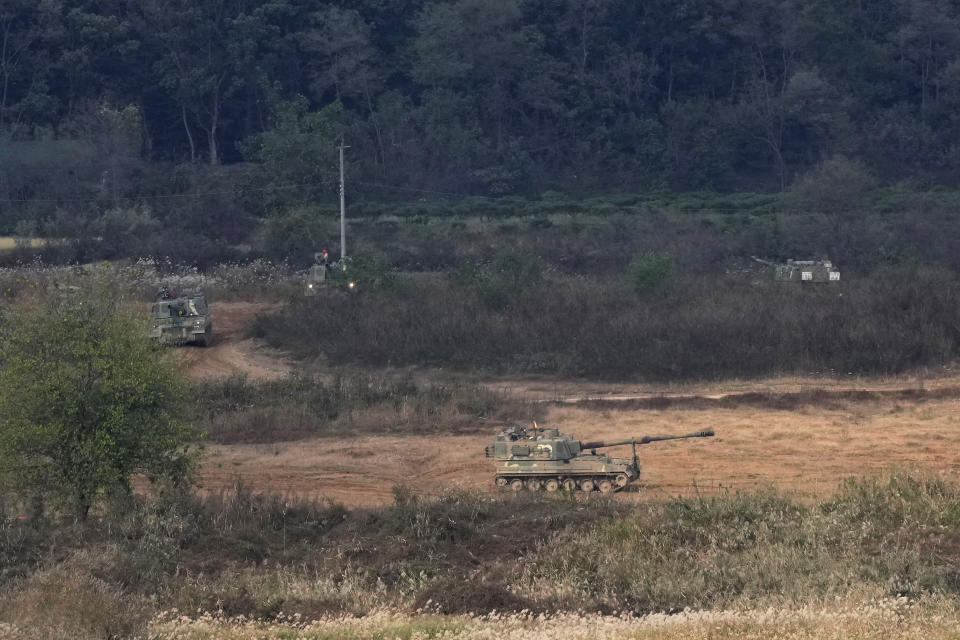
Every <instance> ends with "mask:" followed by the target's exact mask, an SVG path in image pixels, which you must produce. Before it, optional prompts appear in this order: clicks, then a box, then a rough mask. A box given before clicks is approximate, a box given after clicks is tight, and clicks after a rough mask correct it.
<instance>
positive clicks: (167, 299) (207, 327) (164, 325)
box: [150, 288, 213, 347]
mask: <svg viewBox="0 0 960 640" xmlns="http://www.w3.org/2000/svg"><path fill="white" fill-rule="evenodd" d="M150 318H151V320H150V337H151V338H153V339H154V340H158V341H159V342H161V343H163V344H175V345H181V344H186V343H188V342H192V343H194V344H197V345H199V346H201V347H205V346H207V345H209V344H210V342H211V341H212V340H213V321H212V320H211V318H210V308H209V307H208V306H207V299H206V298H205V297H204V295H203V293H202V292H200V291H177V292H175V291H173V290H171V289H168V288H162V289H160V291H159V292H158V293H157V300H156V302H154V303H153V309H152V311H151V314H150Z"/></svg>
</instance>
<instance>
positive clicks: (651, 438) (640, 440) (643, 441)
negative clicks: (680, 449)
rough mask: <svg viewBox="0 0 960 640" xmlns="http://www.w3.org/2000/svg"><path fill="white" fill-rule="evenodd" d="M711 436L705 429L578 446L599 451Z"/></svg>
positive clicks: (585, 443)
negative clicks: (630, 445)
mask: <svg viewBox="0 0 960 640" xmlns="http://www.w3.org/2000/svg"><path fill="white" fill-rule="evenodd" d="M712 435H713V429H707V430H706V431H695V432H694V433H685V434H683V435H678V436H643V437H642V438H626V439H625V440H612V441H610V442H604V441H602V440H597V441H594V442H584V443H583V444H581V445H580V446H581V448H583V449H599V448H601V447H616V446H619V445H622V444H648V443H650V442H658V441H660V440H679V439H680V438H709V437H710V436H712Z"/></svg>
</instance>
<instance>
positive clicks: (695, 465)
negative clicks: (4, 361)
mask: <svg viewBox="0 0 960 640" xmlns="http://www.w3.org/2000/svg"><path fill="white" fill-rule="evenodd" d="M268 309H269V307H268V306H267V305H253V304H244V303H217V304H215V305H213V310H214V323H215V327H216V331H217V336H216V339H215V342H214V345H213V346H212V347H210V348H207V349H201V348H189V347H188V348H185V349H183V350H181V351H180V352H179V354H178V356H179V357H180V358H181V359H182V361H183V365H184V370H185V372H186V373H187V374H188V375H190V376H192V377H195V378H202V377H217V376H226V375H231V374H237V373H241V374H244V375H246V376H248V377H250V378H251V379H270V378H276V377H278V376H282V375H285V374H288V373H290V372H291V371H292V370H293V367H294V365H293V364H292V363H291V361H290V360H289V359H286V358H284V357H283V354H280V353H278V352H276V351H273V350H270V349H267V348H265V347H263V346H261V345H259V344H258V343H257V342H256V341H254V340H252V339H250V338H248V337H246V334H245V329H246V327H247V325H248V324H249V323H250V322H251V321H252V320H253V319H254V318H255V317H256V316H257V315H258V314H260V313H263V312H265V311H267V310H268ZM412 375H413V376H414V378H416V379H418V381H422V382H429V381H437V380H443V381H451V380H452V381H458V380H464V379H467V377H466V376H464V375H463V374H461V375H454V376H451V375H449V374H445V373H444V372H441V371H431V370H418V371H415V372H414V373H413V374H412ZM469 380H470V381H472V382H479V383H481V384H483V385H484V386H487V387H489V388H491V389H493V390H495V391H497V392H498V393H501V394H503V395H504V396H508V397H512V398H518V399H521V400H523V401H525V402H528V403H530V404H531V405H536V406H537V412H538V414H539V415H541V416H545V417H546V419H545V420H542V421H541V424H547V425H549V426H556V427H558V428H560V429H561V430H563V431H565V432H569V433H572V434H574V435H576V436H577V437H579V438H583V439H591V440H595V439H615V438H623V437H627V436H631V435H641V436H642V435H649V434H661V433H686V432H690V431H699V430H702V429H714V430H715V431H716V434H717V435H716V437H715V438H711V439H703V440H688V441H679V442H663V443H653V444H650V445H647V446H645V447H642V448H641V449H640V451H639V453H640V455H641V464H642V465H643V466H644V472H643V477H642V482H641V483H640V484H641V485H642V486H640V487H635V488H632V489H634V490H631V491H629V492H625V493H623V494H621V499H626V500H637V499H647V498H650V497H654V498H660V497H664V496H665V495H694V494H697V493H701V494H702V493H707V494H714V493H718V492H730V491H738V490H750V489H754V488H756V487H760V486H768V485H775V486H777V487H779V488H781V489H783V490H786V491H790V492H793V493H796V494H799V495H801V496H807V497H819V496H823V495H827V494H829V493H831V492H832V491H833V490H834V489H835V488H836V486H837V484H838V483H839V482H841V481H842V480H843V479H844V478H847V477H851V476H862V475H864V474H872V473H881V472H887V471H908V472H913V471H920V472H933V473H937V474H943V475H944V476H946V477H958V476H960V377H958V376H956V375H955V374H954V373H953V372H952V371H951V370H949V369H943V370H940V371H936V372H931V373H928V374H926V375H917V374H915V375H911V376H904V377H889V378H854V377H847V378H824V377H816V378H813V377H811V378H795V377H794V378H778V379H769V380H758V381H729V382H723V383H713V384H710V383H696V384H630V383H618V384H610V385H606V384H602V383H596V382H582V381H570V380H548V379H483V378H480V379H476V378H472V379H469ZM395 419H396V416H395V414H394V413H392V412H390V411H386V410H385V411H384V413H383V415H382V416H378V415H376V414H367V415H365V416H364V420H366V421H370V420H381V421H386V422H389V421H390V420H395ZM498 428H499V425H498V424H496V423H491V422H485V421H483V420H479V419H478V420H477V425H476V429H475V432H474V433H469V434H467V435H464V434H463V432H462V431H460V432H458V433H457V434H453V433H450V434H444V433H439V434H434V435H402V434H390V435H358V436H356V437H351V438H350V439H349V440H342V439H331V438H315V439H307V440H297V441H294V442H278V443H271V444H231V445H221V444H211V445H209V446H208V448H207V454H206V456H205V462H204V465H203V468H202V469H201V473H200V481H201V485H202V487H203V488H204V489H205V490H207V491H218V490H220V489H223V488H227V487H229V486H231V485H232V484H234V482H235V481H236V480H237V479H238V478H239V479H242V480H243V481H244V483H246V484H248V485H249V486H251V487H252V488H253V489H255V490H257V491H280V492H287V493H290V494H295V495H298V496H302V497H325V498H330V499H333V500H336V501H339V502H342V503H343V504H344V505H346V506H348V507H355V506H375V505H383V504H389V503H390V502H391V501H392V488H393V487H394V486H395V485H397V484H403V485H406V486H408V487H409V488H410V489H411V490H412V491H414V492H415V493H419V494H432V493H437V492H439V491H441V490H443V489H445V488H449V487H452V486H453V487H457V486H459V487H463V488H469V489H482V490H491V491H492V490H493V486H492V473H491V463H490V462H489V461H488V460H487V459H485V458H484V457H483V447H484V446H485V445H486V444H487V443H488V441H489V440H490V438H491V437H492V436H493V434H494V433H495V432H496V431H497V429H498ZM613 452H614V453H615V454H618V455H623V456H626V455H629V448H628V447H622V448H619V449H614V450H613Z"/></svg>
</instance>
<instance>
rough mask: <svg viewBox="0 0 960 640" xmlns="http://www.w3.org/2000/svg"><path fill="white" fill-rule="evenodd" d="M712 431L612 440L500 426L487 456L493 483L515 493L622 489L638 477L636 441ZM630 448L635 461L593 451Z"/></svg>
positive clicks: (701, 436) (703, 432)
mask: <svg viewBox="0 0 960 640" xmlns="http://www.w3.org/2000/svg"><path fill="white" fill-rule="evenodd" d="M712 435H713V431H698V432H696V433H688V434H686V435H680V436H643V437H642V438H627V439H625V440H614V441H611V442H601V441H594V442H582V441H580V440H574V438H573V436H570V435H567V434H564V433H560V431H558V430H557V429H541V428H539V427H536V426H534V427H532V428H529V429H528V428H526V427H521V426H514V427H509V428H507V429H504V430H503V431H501V432H500V433H499V434H497V437H496V438H495V439H494V441H493V444H492V445H490V446H488V447H487V448H486V455H487V457H488V458H495V459H496V460H497V471H496V475H495V476H494V484H496V485H497V486H498V487H500V488H509V489H512V490H513V491H520V490H522V489H530V490H534V491H538V490H541V489H542V490H545V491H557V490H558V489H564V490H566V491H586V492H590V491H601V492H603V493H609V492H612V491H620V490H621V489H623V488H625V487H626V486H627V485H628V484H630V483H631V482H633V481H634V480H636V479H637V478H639V477H640V463H639V462H638V460H637V445H638V444H640V445H643V444H649V443H651V442H659V441H661V440H676V439H679V438H705V437H709V436H712ZM628 444H629V445H631V446H632V447H633V459H626V458H611V457H610V456H607V455H603V454H598V453H597V452H596V450H597V449H600V448H604V447H615V446H620V445H628Z"/></svg>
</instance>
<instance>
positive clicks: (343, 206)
mask: <svg viewBox="0 0 960 640" xmlns="http://www.w3.org/2000/svg"><path fill="white" fill-rule="evenodd" d="M349 148H350V147H345V146H344V145H343V138H341V139H340V262H341V267H345V266H346V263H344V262H343V259H344V258H346V257H347V199H346V194H345V188H344V182H343V150H344V149H349Z"/></svg>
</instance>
